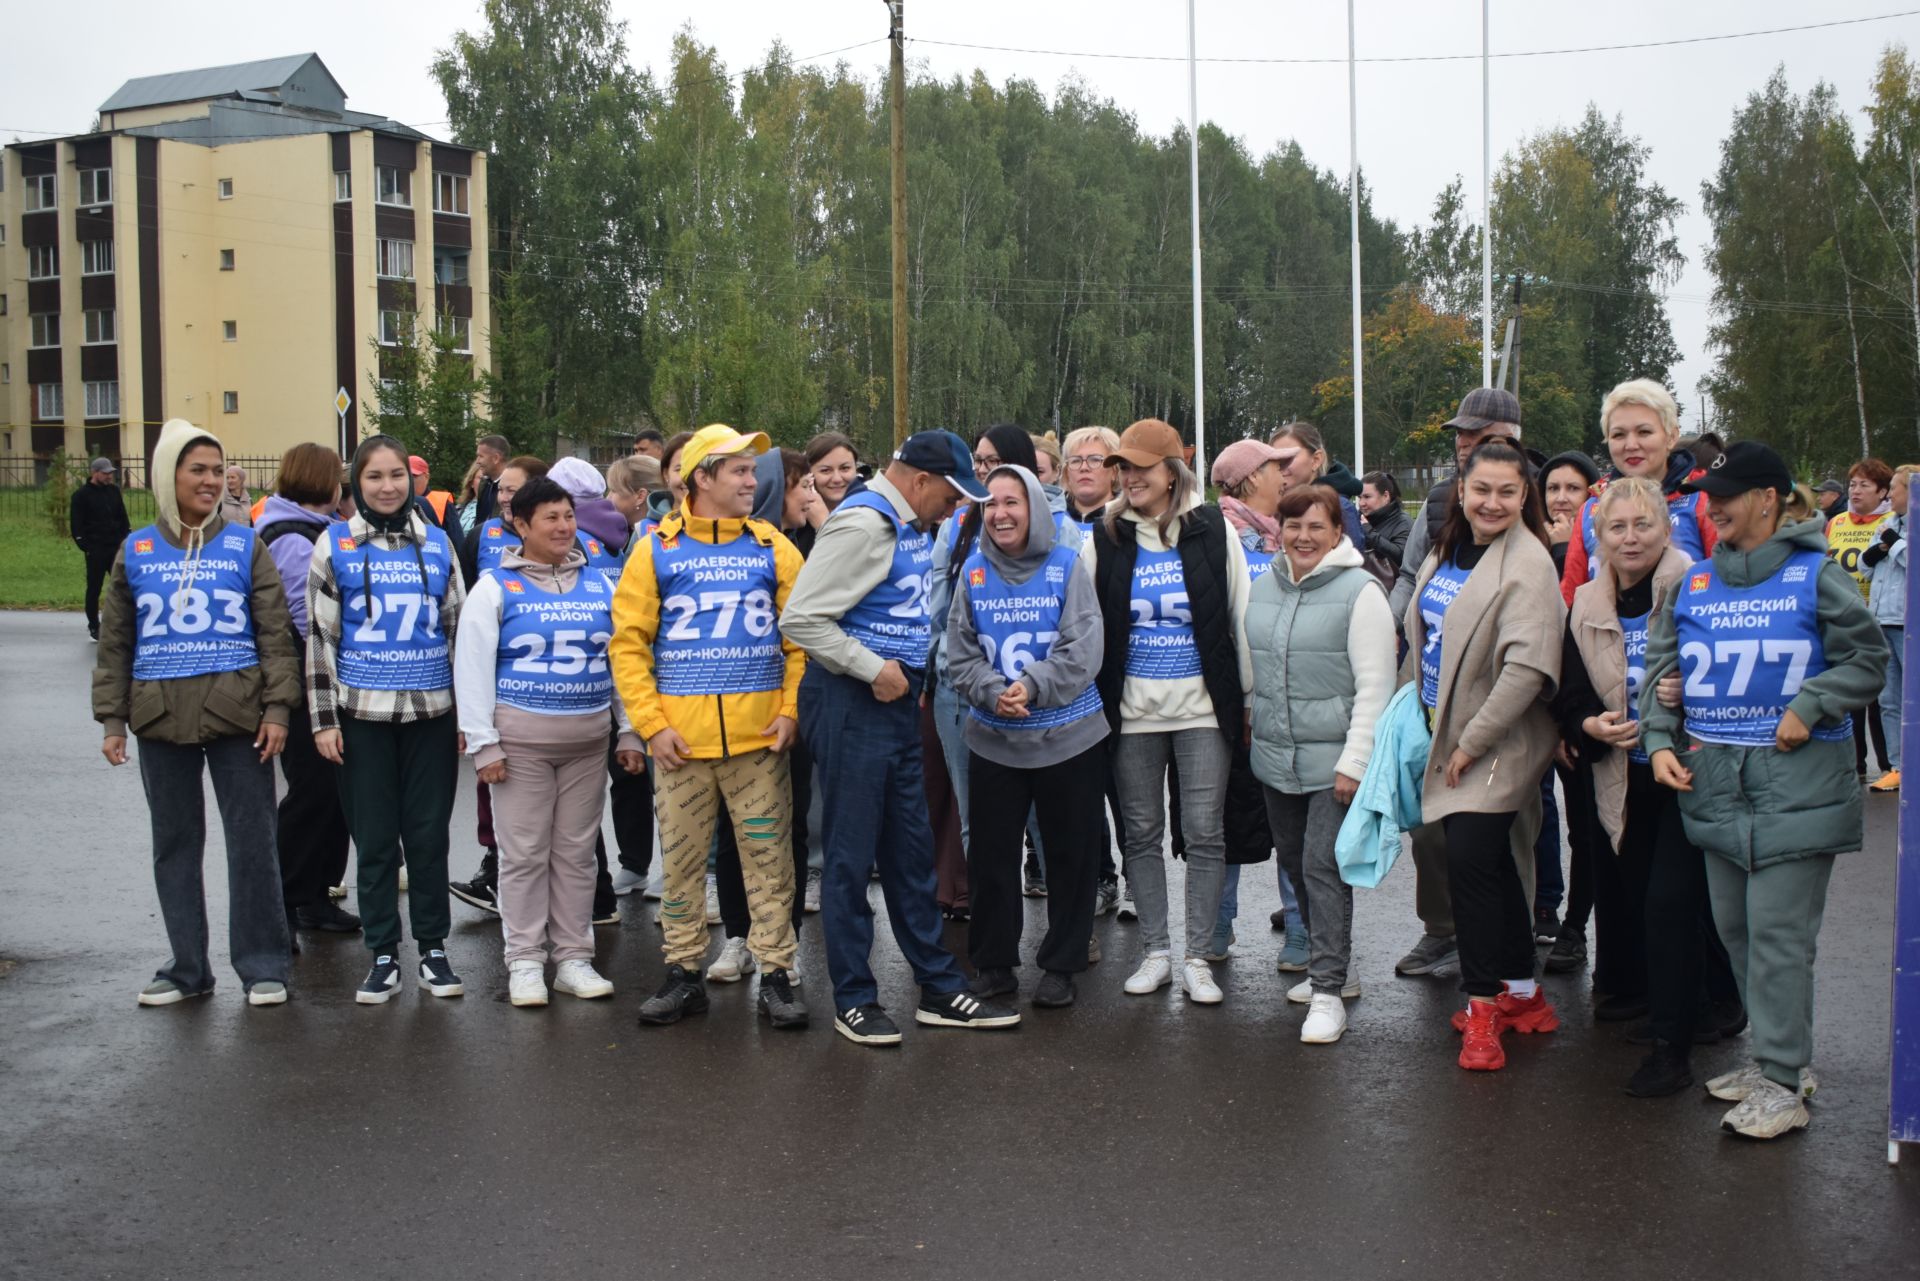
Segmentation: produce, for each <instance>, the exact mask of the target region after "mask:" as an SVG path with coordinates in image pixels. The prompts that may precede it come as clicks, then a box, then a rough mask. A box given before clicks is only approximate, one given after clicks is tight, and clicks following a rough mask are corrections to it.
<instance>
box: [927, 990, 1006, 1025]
mask: <svg viewBox="0 0 1920 1281" xmlns="http://www.w3.org/2000/svg"><path fill="white" fill-rule="evenodd" d="M913 1021H914V1022H915V1023H925V1024H927V1025H928V1026H929V1027H964V1028H995V1027H1016V1026H1018V1025H1019V1023H1020V1011H1018V1010H1012V1009H1008V1008H1007V1007H1006V1006H1004V1005H1000V1004H997V1003H996V1002H993V1001H983V1000H981V999H980V998H979V997H977V996H975V995H974V994H973V993H971V992H929V993H927V994H926V995H925V996H922V997H921V998H920V1004H918V1005H916V1006H915V1007H914V1008H913Z"/></svg>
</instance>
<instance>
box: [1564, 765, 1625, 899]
mask: <svg viewBox="0 0 1920 1281" xmlns="http://www.w3.org/2000/svg"><path fill="white" fill-rule="evenodd" d="M1553 768H1554V770H1555V772H1556V773H1558V774H1559V776H1560V788H1561V790H1562V791H1563V792H1564V793H1565V794H1566V797H1567V914H1566V916H1564V917H1563V918H1561V919H1562V923H1563V924H1564V925H1566V927H1567V928H1569V929H1571V930H1573V931H1574V932H1575V933H1579V934H1585V933H1586V929H1587V921H1588V920H1589V919H1590V918H1591V917H1592V916H1593V865H1594V863H1595V861H1596V854H1595V851H1596V850H1603V851H1604V852H1605V853H1607V854H1608V856H1611V853H1612V851H1610V850H1604V847H1605V846H1606V843H1607V838H1606V833H1605V832H1604V831H1602V830H1601V827H1600V816H1599V814H1598V813H1597V812H1596V811H1595V809H1594V804H1593V771H1592V770H1586V769H1574V770H1569V769H1563V768H1562V767H1560V766H1558V765H1555V766H1554V767H1553Z"/></svg>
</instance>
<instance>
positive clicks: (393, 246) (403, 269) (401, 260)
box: [379, 239, 413, 280]
mask: <svg viewBox="0 0 1920 1281" xmlns="http://www.w3.org/2000/svg"><path fill="white" fill-rule="evenodd" d="M379 256H380V264H379V274H381V275H382V276H385V277H387V278H388V279H390V280H412V279H413V242H412V241H411V240H384V239H383V240H382V241H381V242H380V255H379Z"/></svg>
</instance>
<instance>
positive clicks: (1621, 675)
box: [1567, 547, 1693, 854]
mask: <svg viewBox="0 0 1920 1281" xmlns="http://www.w3.org/2000/svg"><path fill="white" fill-rule="evenodd" d="M1692 564H1693V562H1692V561H1691V560H1689V559H1688V558H1687V554H1686V553H1685V552H1683V551H1681V550H1680V549H1679V548H1677V547H1668V548H1667V550H1666V552H1665V554H1664V555H1662V556H1661V557H1660V563H1659V564H1657V565H1655V566H1654V567H1653V613H1655V614H1657V613H1659V612H1660V611H1661V609H1662V608H1664V606H1665V604H1666V602H1667V600H1668V599H1669V598H1671V597H1672V595H1673V588H1674V584H1676V583H1678V582H1679V581H1680V580H1681V579H1682V578H1684V577H1686V573H1687V570H1688V568H1689V567H1691V565H1692ZM1618 600H1619V584H1618V583H1617V582H1616V581H1615V579H1614V577H1613V572H1612V571H1611V570H1610V569H1608V568H1607V567H1606V565H1605V564H1602V565H1601V567H1600V572H1599V574H1598V575H1596V576H1595V577H1594V579H1593V581H1591V582H1587V583H1582V584H1581V585H1580V587H1579V590H1577V591H1575V592H1574V594H1573V611H1572V613H1571V614H1570V615H1569V616H1568V618H1567V633H1568V635H1570V636H1572V637H1573V647H1574V648H1575V649H1576V650H1578V651H1579V652H1580V661H1581V662H1583V663H1585V664H1586V665H1587V679H1588V680H1589V681H1591V682H1592V684H1593V691H1594V693H1596V694H1598V695H1599V696H1600V701H1601V702H1603V703H1605V704H1606V705H1607V709H1608V710H1609V711H1615V712H1624V711H1626V710H1627V640H1626V633H1625V632H1624V631H1622V630H1621V627H1620V611H1619V609H1618V608H1617V606H1616V604H1615V602H1616V601H1618ZM1593 799H1594V804H1595V805H1597V806H1598V807H1599V810H1600V826H1602V827H1604V828H1606V829H1607V840H1608V841H1609V842H1611V843H1612V845H1613V849H1614V852H1615V853H1616V854H1617V853H1619V851H1620V833H1622V832H1623V831H1625V830H1626V827H1627V754H1626V753H1625V752H1623V751H1610V752H1608V753H1606V754H1605V755H1604V756H1601V757H1600V758H1599V759H1598V760H1596V761H1594V762H1593Z"/></svg>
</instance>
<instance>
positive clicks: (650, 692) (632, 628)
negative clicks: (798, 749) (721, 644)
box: [607, 503, 807, 760]
mask: <svg viewBox="0 0 1920 1281" xmlns="http://www.w3.org/2000/svg"><path fill="white" fill-rule="evenodd" d="M679 538H691V539H694V540H695V541H697V542H702V543H709V544H712V545H714V546H720V545H723V544H726V543H731V542H733V541H735V540H736V539H740V538H748V539H751V540H753V541H754V542H755V543H757V544H758V545H760V546H762V547H771V548H773V562H774V573H775V575H776V576H777V578H778V580H779V587H778V589H777V590H776V592H775V593H774V601H773V605H774V611H775V616H776V618H777V617H778V614H779V612H780V611H782V610H784V609H786V607H787V595H788V593H790V592H791V591H792V590H793V580H794V578H795V577H796V576H797V575H798V574H799V573H800V565H801V558H800V551H799V549H798V548H796V547H795V546H794V545H793V544H792V543H790V542H788V541H787V537H786V535H785V534H782V533H781V532H780V531H779V530H777V529H775V528H774V527H773V526H772V525H769V524H767V523H766V522H765V521H759V520H751V519H749V520H713V519H709V518H707V517H704V516H699V517H696V516H694V515H693V514H692V513H691V512H690V511H688V509H687V506H686V504H685V503H682V504H681V505H680V506H679V507H677V508H675V509H674V510H673V511H672V512H670V513H668V515H667V517H666V518H665V519H664V520H662V521H661V522H660V525H659V527H658V528H657V529H655V530H654V531H653V532H652V533H650V534H648V535H647V536H646V537H645V538H644V539H642V540H641V542H640V545H639V546H637V547H635V548H634V549H633V551H632V552H631V553H630V554H629V555H628V557H627V563H626V568H625V569H624V570H622V571H621V574H620V587H619V589H618V590H617V591H616V592H615V593H614V597H613V641H612V643H611V644H610V645H609V646H608V647H607V652H608V655H609V657H611V659H612V660H613V681H614V685H615V686H616V687H617V688H618V689H619V691H620V701H621V702H622V703H623V704H625V706H626V709H627V716H628V717H629V718H630V719H631V720H632V721H633V728H634V729H635V730H636V731H638V732H639V734H640V736H641V737H642V738H644V739H647V740H649V741H650V740H652V738H653V736H654V735H655V734H658V733H659V732H660V731H661V730H664V729H667V728H668V727H672V728H673V729H675V730H678V731H679V733H680V737H682V738H684V739H685V740H686V741H687V746H688V747H689V748H690V749H691V752H690V754H691V755H692V756H693V757H695V758H696V759H700V760H720V759H724V758H726V757H729V756H739V755H742V754H743V753H746V752H752V751H758V750H760V749H762V748H767V747H771V746H773V739H772V737H771V736H770V735H768V734H767V733H766V731H767V730H768V729H769V728H770V727H771V726H772V724H773V721H774V718H775V717H776V716H791V717H794V718H795V719H798V717H799V699H800V676H801V674H802V673H803V672H805V671H806V667H807V656H806V655H805V654H804V653H802V652H801V651H800V649H799V648H798V647H797V646H795V645H794V644H793V642H791V641H788V640H786V639H784V638H783V639H782V640H781V643H780V649H781V653H782V654H784V655H785V657H786V668H785V671H784V673H783V675H782V677H781V682H780V688H779V689H777V690H767V691H765V692H764V693H756V694H702V695H674V694H662V693H661V692H660V690H659V688H658V686H657V685H656V684H655V682H654V666H653V645H654V639H655V637H656V636H657V635H658V634H659V630H660V584H659V580H658V578H657V577H656V576H655V573H654V551H655V549H656V548H657V547H659V546H660V545H661V544H662V543H664V542H667V541H669V540H673V539H679Z"/></svg>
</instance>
